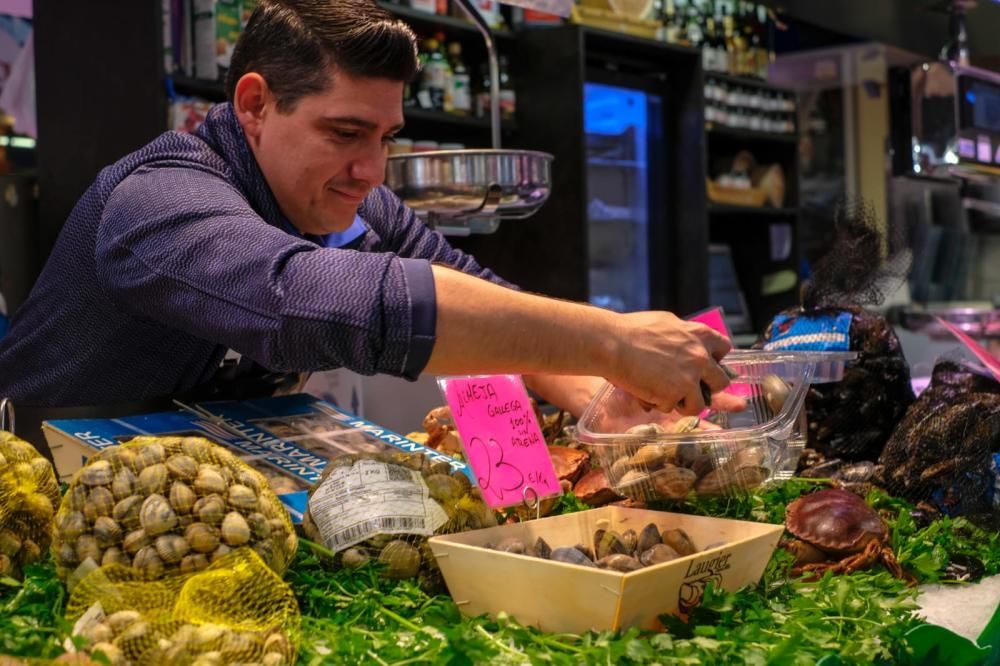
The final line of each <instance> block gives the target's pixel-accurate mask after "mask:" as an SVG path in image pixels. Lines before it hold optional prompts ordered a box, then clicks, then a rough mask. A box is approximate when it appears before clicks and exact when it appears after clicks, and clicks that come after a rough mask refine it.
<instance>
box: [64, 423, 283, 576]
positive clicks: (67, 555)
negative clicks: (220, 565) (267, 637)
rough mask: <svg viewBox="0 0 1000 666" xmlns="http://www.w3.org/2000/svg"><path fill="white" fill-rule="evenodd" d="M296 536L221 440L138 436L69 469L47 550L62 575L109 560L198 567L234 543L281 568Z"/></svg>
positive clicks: (165, 568) (168, 569)
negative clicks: (72, 472)
mask: <svg viewBox="0 0 1000 666" xmlns="http://www.w3.org/2000/svg"><path fill="white" fill-rule="evenodd" d="M297 543H298V542H297V538H296V536H295V531H294V528H293V527H292V523H291V520H290V519H289V517H288V512H287V511H286V510H285V508H284V507H283V506H282V504H281V502H280V501H279V500H278V498H277V496H276V495H275V494H274V492H273V491H272V490H271V489H270V487H269V486H268V484H267V481H266V480H265V478H264V477H263V476H262V475H261V474H260V472H257V471H256V470H254V469H253V468H251V467H250V466H248V465H247V464H246V463H244V462H243V461H241V460H239V459H238V458H236V457H235V456H234V455H233V454H231V453H230V452H229V451H227V450H226V449H224V448H222V447H221V446H218V445H216V444H213V443H212V442H210V441H208V440H207V439H203V438H201V437H137V438H135V439H133V440H131V441H129V442H127V443H125V444H121V445H119V446H114V447H111V448H108V449H105V450H103V451H101V452H100V453H98V454H97V455H95V456H94V457H93V458H91V459H90V460H89V461H87V464H86V465H85V466H84V467H83V468H82V469H80V470H79V471H78V472H77V473H76V474H75V475H74V476H73V479H72V481H71V482H70V485H69V489H68V490H67V491H66V494H65V495H64V496H63V500H62V503H61V504H60V506H59V511H58V512H57V513H56V516H55V522H54V534H53V540H52V554H53V557H54V558H55V562H56V571H57V573H58V574H59V576H60V578H61V579H63V580H66V579H67V577H68V576H69V575H70V574H71V573H73V572H74V571H77V568H78V567H80V571H77V574H78V575H80V574H81V573H85V572H86V570H88V569H91V568H95V567H97V566H100V565H108V564H120V565H123V566H126V567H131V568H133V569H134V570H135V571H136V572H138V573H140V574H142V575H143V576H144V577H145V578H146V579H148V580H155V579H157V578H161V577H163V576H164V575H169V574H172V573H193V572H196V571H200V570H202V569H205V568H207V567H208V566H209V564H210V563H211V562H213V561H215V560H216V559H218V558H220V557H223V556H225V555H226V554H228V553H229V552H231V551H232V550H233V549H235V548H238V547H241V546H248V547H250V548H252V549H253V550H255V551H256V552H257V554H258V555H260V557H261V559H263V560H264V562H265V563H267V565H268V566H269V567H271V569H273V570H274V571H276V572H277V573H279V574H280V573H283V572H284V571H285V569H286V568H287V567H288V563H289V562H290V561H291V559H292V556H293V555H294V554H295V549H296V546H297ZM81 565H84V566H82V567H81Z"/></svg>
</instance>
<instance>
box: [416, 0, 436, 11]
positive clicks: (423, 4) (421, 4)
mask: <svg viewBox="0 0 1000 666" xmlns="http://www.w3.org/2000/svg"><path fill="white" fill-rule="evenodd" d="M410 7H412V8H413V9H418V10H420V11H422V12H427V13H428V14H437V10H438V7H437V0H410Z"/></svg>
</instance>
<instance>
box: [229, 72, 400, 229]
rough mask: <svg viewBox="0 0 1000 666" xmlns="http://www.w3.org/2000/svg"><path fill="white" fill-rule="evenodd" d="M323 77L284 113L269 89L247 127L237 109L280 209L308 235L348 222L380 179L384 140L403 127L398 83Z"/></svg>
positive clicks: (337, 75)
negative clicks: (324, 81) (323, 83)
mask: <svg viewBox="0 0 1000 666" xmlns="http://www.w3.org/2000/svg"><path fill="white" fill-rule="evenodd" d="M331 79H332V81H333V83H332V85H330V86H329V87H328V88H327V90H326V91H325V92H322V93H318V94H314V95H307V96H305V97H303V98H301V99H299V101H298V102H297V103H296V105H295V107H294V108H293V109H292V111H290V112H287V113H282V112H280V111H278V110H277V108H276V106H275V100H274V97H273V96H272V95H270V93H269V92H265V94H263V96H262V102H261V109H262V113H260V114H259V116H257V117H254V118H252V119H251V120H250V121H249V124H248V122H247V121H246V120H245V115H244V114H243V113H242V112H240V110H239V109H238V115H239V117H240V122H241V123H242V124H243V126H244V130H245V131H246V133H247V137H248V140H249V142H250V146H251V149H252V150H253V153H254V156H255V157H256V158H257V163H258V164H259V165H260V168H261V171H262V172H263V174H264V178H265V179H266V180H267V183H268V185H269V186H270V187H271V191H272V192H274V196H275V198H276V199H277V201H278V205H279V206H280V207H281V211H282V212H283V213H284V214H285V216H286V217H287V218H288V219H289V221H290V222H291V223H292V224H294V225H295V227H296V228H298V229H299V231H301V232H303V233H309V234H316V235H323V234H328V233H331V232H334V231H344V230H345V229H347V228H348V227H350V226H351V223H352V222H353V221H354V216H355V214H356V213H357V209H358V206H359V205H360V204H361V202H362V200H363V199H364V198H365V197H366V196H367V195H368V193H369V192H370V191H371V190H372V189H373V188H375V187H378V186H379V185H381V184H382V181H383V180H384V179H385V161H386V156H387V153H388V149H387V145H388V143H389V142H390V141H391V139H392V137H393V136H394V135H395V134H396V133H397V132H398V131H399V130H400V129H401V128H402V126H403V84H402V83H401V82H399V81H390V80H388V79H373V78H363V77H358V78H355V77H351V76H348V75H347V74H345V73H343V72H340V71H336V70H334V71H333V73H332V75H331ZM241 84H242V81H241ZM239 90H240V88H239V87H238V88H237V96H239V94H240V93H239ZM238 106H239V104H238Z"/></svg>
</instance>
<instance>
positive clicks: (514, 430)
mask: <svg viewBox="0 0 1000 666" xmlns="http://www.w3.org/2000/svg"><path fill="white" fill-rule="evenodd" d="M438 385H439V386H440V387H441V392H442V393H444V397H445V400H447V401H448V406H449V407H451V416H452V419H454V421H455V427H456V428H458V433H459V435H461V436H462V443H463V446H464V447H465V454H466V456H467V457H468V459H469V465H470V466H471V467H472V471H473V472H474V473H475V475H476V479H477V480H478V482H479V487H480V488H481V489H482V491H483V499H485V500H486V503H487V504H488V505H489V506H491V507H493V508H500V507H505V506H512V505H515V504H520V503H521V502H527V503H528V505H529V506H534V503H535V502H537V501H538V500H539V499H541V498H542V497H546V496H548V495H555V494H558V493H559V492H561V488H560V487H559V478H558V477H557V476H556V471H555V469H553V467H552V459H551V458H549V450H548V447H547V446H546V445H545V438H544V437H543V436H542V431H541V428H539V427H538V421H537V420H536V419H535V412H534V410H532V408H531V402H530V401H529V399H528V393H527V391H525V389H524V384H523V383H522V382H521V378H520V377H519V376H517V375H490V376H482V377H442V378H440V379H438Z"/></svg>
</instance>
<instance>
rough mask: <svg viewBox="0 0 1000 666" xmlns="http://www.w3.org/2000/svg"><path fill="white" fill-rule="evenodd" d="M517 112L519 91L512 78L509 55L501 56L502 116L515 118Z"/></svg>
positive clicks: (506, 118)
mask: <svg viewBox="0 0 1000 666" xmlns="http://www.w3.org/2000/svg"><path fill="white" fill-rule="evenodd" d="M516 112H517V93H515V92H514V84H513V82H512V81H511V78H510V69H509V67H508V62H507V56H500V116H501V117H502V118H503V119H504V120H513V119H514V114H515V113H516Z"/></svg>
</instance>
